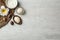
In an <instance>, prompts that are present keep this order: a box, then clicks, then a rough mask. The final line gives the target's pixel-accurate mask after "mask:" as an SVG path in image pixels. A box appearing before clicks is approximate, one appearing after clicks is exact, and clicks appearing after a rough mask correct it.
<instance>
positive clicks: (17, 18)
mask: <svg viewBox="0 0 60 40" xmlns="http://www.w3.org/2000/svg"><path fill="white" fill-rule="evenodd" d="M13 21H14V22H15V23H16V24H22V19H21V17H20V16H18V15H14V17H13Z"/></svg>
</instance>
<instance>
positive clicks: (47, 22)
mask: <svg viewBox="0 0 60 40" xmlns="http://www.w3.org/2000/svg"><path fill="white" fill-rule="evenodd" d="M19 2H20V4H21V6H22V7H23V8H24V9H25V10H26V14H25V15H21V18H22V19H23V24H22V25H17V24H15V25H14V26H11V25H10V22H9V24H8V25H6V26H5V27H3V28H2V29H0V40H60V0H19Z"/></svg>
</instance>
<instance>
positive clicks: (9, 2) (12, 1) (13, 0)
mask: <svg viewBox="0 0 60 40" xmlns="http://www.w3.org/2000/svg"><path fill="white" fill-rule="evenodd" d="M5 3H6V6H7V7H8V8H10V9H14V8H16V6H17V4H18V1H17V0H6V1H5Z"/></svg>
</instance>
